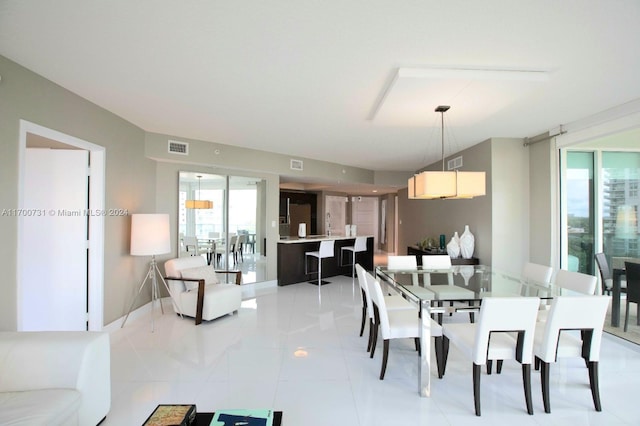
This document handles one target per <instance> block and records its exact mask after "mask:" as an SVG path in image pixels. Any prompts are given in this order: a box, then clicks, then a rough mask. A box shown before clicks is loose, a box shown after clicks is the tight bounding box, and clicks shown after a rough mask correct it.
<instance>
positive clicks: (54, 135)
mask: <svg viewBox="0 0 640 426" xmlns="http://www.w3.org/2000/svg"><path fill="white" fill-rule="evenodd" d="M28 133H31V134H34V135H38V136H42V137H45V138H48V139H51V140H55V141H59V142H62V143H64V144H67V145H71V146H74V147H77V148H80V149H85V150H87V151H89V158H90V162H91V172H90V173H91V177H90V180H89V210H90V211H92V212H104V211H105V208H104V200H105V148H104V147H102V146H100V145H96V144H93V143H91V142H87V141H84V140H82V139H78V138H76V137H73V136H70V135H66V134H64V133H61V132H58V131H56V130H52V129H49V128H46V127H43V126H40V125H38V124H35V123H32V122H29V121H26V120H20V141H19V144H18V170H19V171H18V209H22V208H24V194H23V191H24V182H25V176H24V172H25V157H26V149H27V134H28ZM23 227H24V220H23V218H22V217H21V216H18V247H17V253H18V261H17V268H16V277H17V292H16V293H17V300H16V302H17V314H18V318H17V325H18V330H21V329H22V319H21V318H22V316H21V309H22V308H21V306H22V300H20V299H21V296H20V295H21V288H20V286H21V279H22V277H21V271H22V258H21V256H20V253H22V247H21V246H22V244H23V242H22V238H23V234H24V232H23ZM87 268H88V270H87V273H88V275H87V277H88V282H89V288H88V289H87V290H88V292H89V301H88V309H89V315H88V322H89V330H91V331H100V330H102V328H103V325H104V315H103V313H104V216H103V215H101V214H93V215H90V216H89V258H88V265H87Z"/></svg>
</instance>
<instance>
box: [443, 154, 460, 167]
mask: <svg viewBox="0 0 640 426" xmlns="http://www.w3.org/2000/svg"><path fill="white" fill-rule="evenodd" d="M447 167H448V169H447V170H455V169H459V168H460V167H462V155H461V156H459V157H456V158H452V159H451V160H449V161H447Z"/></svg>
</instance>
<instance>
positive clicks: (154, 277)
mask: <svg viewBox="0 0 640 426" xmlns="http://www.w3.org/2000/svg"><path fill="white" fill-rule="evenodd" d="M158 277H160V281H162V284H163V285H164V288H165V289H166V290H167V292H168V293H169V296H170V297H171V300H172V301H173V304H174V305H175V307H176V311H177V312H180V315H181V316H182V310H181V309H180V307H179V306H178V304H177V303H176V301H175V299H174V298H173V295H172V294H171V290H169V286H168V285H167V282H166V281H165V280H164V278H162V274H161V273H160V270H159V269H158V264H157V263H156V257H155V256H151V262H150V263H149V271H147V275H146V276H145V277H144V280H143V281H142V284H140V288H139V289H138V294H137V295H136V297H135V298H134V299H133V302H131V306H129V311H128V312H127V315H126V316H125V317H124V320H123V321H122V325H121V326H120V328H124V325H125V323H126V322H127V319H128V318H129V314H131V311H132V310H133V307H134V305H135V304H136V301H137V300H138V298H139V297H140V294H141V293H142V289H143V288H144V285H145V284H146V283H147V281H149V282H151V331H152V332H153V331H155V315H154V308H155V302H156V300H157V301H158V302H159V303H160V311H161V312H162V314H163V315H164V308H163V306H162V298H160V288H159V286H158Z"/></svg>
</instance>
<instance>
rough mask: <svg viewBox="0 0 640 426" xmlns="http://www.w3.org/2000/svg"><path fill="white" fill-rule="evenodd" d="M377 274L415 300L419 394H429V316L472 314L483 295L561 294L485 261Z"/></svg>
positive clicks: (383, 268)
mask: <svg viewBox="0 0 640 426" xmlns="http://www.w3.org/2000/svg"><path fill="white" fill-rule="evenodd" d="M375 275H376V278H377V279H378V280H379V281H380V283H381V284H383V285H386V286H388V290H389V291H395V292H397V293H400V294H401V295H402V296H403V297H404V298H405V299H407V300H409V301H411V302H412V303H415V305H416V306H417V307H418V309H419V313H420V314H419V316H420V345H421V348H420V349H421V351H420V361H419V363H418V388H419V393H420V396H423V397H428V396H430V394H431V374H430V370H431V338H430V337H431V321H430V318H431V317H432V316H434V317H437V319H438V322H439V323H442V321H443V317H444V315H448V314H453V313H454V312H465V313H469V315H470V320H471V321H473V320H474V317H473V314H474V313H475V312H477V311H479V309H480V304H481V303H482V299H483V298H485V297H539V298H540V299H543V300H542V301H541V303H545V301H544V300H545V299H552V298H553V297H555V296H558V295H560V294H561V291H562V290H561V289H560V288H558V287H555V286H553V285H549V284H544V283H539V282H535V281H531V280H527V279H524V278H522V277H521V276H519V275H517V274H510V273H505V272H502V271H499V270H495V269H492V268H490V267H489V266H486V265H457V266H453V267H451V268H447V269H425V268H422V267H421V266H419V267H418V268H417V269H389V268H387V267H386V266H377V267H376V269H375Z"/></svg>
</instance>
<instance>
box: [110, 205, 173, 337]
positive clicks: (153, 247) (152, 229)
mask: <svg viewBox="0 0 640 426" xmlns="http://www.w3.org/2000/svg"><path fill="white" fill-rule="evenodd" d="M169 228H170V227H169V215H168V214H133V215H131V255H133V256H151V262H150V263H149V270H148V271H147V275H146V276H145V278H144V280H143V281H142V284H140V288H139V289H138V294H137V295H136V297H135V298H134V299H133V302H131V306H130V307H129V311H128V312H127V315H126V316H125V317H124V320H123V321H122V325H121V328H122V327H124V325H125V323H126V322H127V318H129V314H130V313H131V310H132V309H133V307H134V305H135V303H136V301H137V300H138V297H140V294H141V293H142V289H143V288H144V286H145V284H146V283H147V281H149V282H150V283H151V331H154V329H155V318H154V307H155V302H156V300H158V301H159V302H160V310H161V312H162V313H163V314H164V308H163V307H162V299H161V298H160V288H159V285H158V277H160V281H162V284H163V285H164V288H165V289H166V290H167V292H168V293H169V296H170V297H171V300H172V301H173V303H174V304H175V305H176V308H177V309H176V311H177V312H181V310H180V309H179V306H178V304H177V303H176V301H175V299H174V298H173V295H172V294H171V291H170V290H169V286H168V285H167V282H166V281H165V280H164V278H162V274H161V273H160V270H159V269H158V264H157V263H156V255H158V254H165V253H169V252H170V251H171V238H170V232H169Z"/></svg>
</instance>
